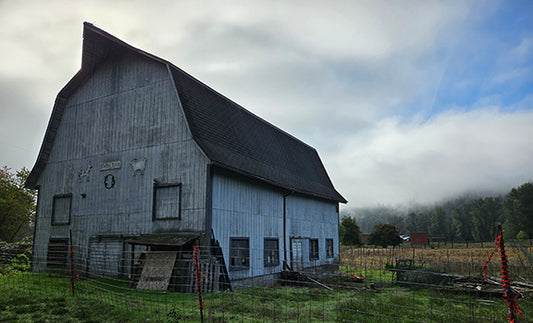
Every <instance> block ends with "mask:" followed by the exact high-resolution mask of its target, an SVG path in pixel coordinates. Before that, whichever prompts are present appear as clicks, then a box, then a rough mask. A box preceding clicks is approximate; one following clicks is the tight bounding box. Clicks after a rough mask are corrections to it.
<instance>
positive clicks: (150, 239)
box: [126, 232, 200, 247]
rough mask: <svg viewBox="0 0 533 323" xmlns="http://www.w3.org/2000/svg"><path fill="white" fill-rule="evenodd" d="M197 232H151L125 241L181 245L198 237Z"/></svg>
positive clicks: (144, 244)
mask: <svg viewBox="0 0 533 323" xmlns="http://www.w3.org/2000/svg"><path fill="white" fill-rule="evenodd" d="M199 237H200V235H199V234H198V233H189V232H178V233H151V234H143V235H140V236H138V237H134V238H131V239H129V240H126V242H128V243H131V244H136V245H143V246H172V247H176V246H177V247H181V246H183V245H185V244H187V243H188V242H191V241H193V240H195V239H198V238H199Z"/></svg>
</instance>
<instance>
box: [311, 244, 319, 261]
mask: <svg viewBox="0 0 533 323" xmlns="http://www.w3.org/2000/svg"><path fill="white" fill-rule="evenodd" d="M314 247H316V250H313V249H314ZM319 259H320V249H319V246H318V239H309V260H310V261H312V260H319Z"/></svg>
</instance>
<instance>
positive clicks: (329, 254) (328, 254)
mask: <svg viewBox="0 0 533 323" xmlns="http://www.w3.org/2000/svg"><path fill="white" fill-rule="evenodd" d="M326 258H333V239H326Z"/></svg>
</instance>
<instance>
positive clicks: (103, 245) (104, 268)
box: [89, 240, 123, 277]
mask: <svg viewBox="0 0 533 323" xmlns="http://www.w3.org/2000/svg"><path fill="white" fill-rule="evenodd" d="M122 257H123V252H122V241H117V240H103V241H93V242H92V243H91V244H90V250H89V274H90V275H91V276H93V277H116V276H118V275H120V274H121V271H122V268H121V267H122V266H121V265H122V263H123V259H122Z"/></svg>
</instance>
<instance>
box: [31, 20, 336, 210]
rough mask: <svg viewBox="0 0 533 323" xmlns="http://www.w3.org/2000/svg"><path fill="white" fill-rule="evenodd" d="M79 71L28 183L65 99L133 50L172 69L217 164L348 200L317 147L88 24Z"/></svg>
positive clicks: (194, 130) (63, 95)
mask: <svg viewBox="0 0 533 323" xmlns="http://www.w3.org/2000/svg"><path fill="white" fill-rule="evenodd" d="M83 36H84V39H83V53H82V67H81V70H80V71H79V72H78V73H77V74H76V75H75V76H74V77H73V78H72V79H71V80H70V81H69V82H68V83H67V85H65V87H64V88H63V89H62V90H61V91H60V92H59V94H58V96H57V98H56V101H55V105H54V109H53V111H52V116H51V118H50V122H49V124H48V128H47V130H46V134H45V137H44V141H43V144H42V146H41V151H40V152H39V156H38V159H37V162H36V163H35V166H34V168H33V169H32V171H31V173H30V176H29V177H28V180H27V181H26V185H27V186H28V187H35V186H36V183H37V180H38V178H39V176H40V174H41V172H42V171H43V170H44V167H45V166H46V163H47V160H48V157H49V154H50V150H51V148H52V144H53V142H54V138H55V135H56V132H57V128H58V126H59V122H60V120H61V117H62V114H63V110H64V108H65V104H66V102H67V99H68V98H69V97H70V96H71V95H72V94H73V93H74V91H76V89H77V88H78V87H79V86H81V85H82V84H83V83H84V82H85V81H86V80H87V79H88V78H89V77H90V76H91V75H92V73H93V72H94V70H95V69H96V68H97V67H98V65H99V64H100V63H101V62H103V61H104V60H105V59H106V57H107V56H108V54H109V53H111V52H113V53H116V52H120V51H129V52H134V53H137V54H140V55H143V56H145V57H148V58H149V59H152V60H155V61H158V62H160V63H163V64H165V65H166V66H167V67H168V69H169V71H170V72H171V75H172V78H173V82H174V84H175V87H176V90H177V94H178V97H179V101H180V103H181V107H182V108H183V111H184V113H185V117H186V119H187V123H188V125H189V128H190V130H191V134H192V136H193V139H194V140H195V141H196V143H197V144H198V146H199V147H200V148H201V149H202V150H203V152H204V154H205V155H206V156H207V157H208V158H209V160H210V161H211V163H212V164H213V165H215V166H217V167H222V168H224V169H228V170H231V171H233V172H237V173H240V174H242V175H245V176H247V177H251V178H254V179H257V180H260V181H263V182H267V183H269V184H272V185H275V186H278V187H281V188H283V189H286V190H288V191H291V192H296V193H302V194H306V195H311V196H315V197H320V198H324V199H327V200H332V201H337V202H342V203H346V200H345V199H344V198H343V197H342V196H341V195H340V194H339V193H338V192H337V191H336V190H335V188H334V187H333V184H332V183H331V180H330V179H329V176H328V174H327V172H326V170H325V168H324V165H323V164H322V162H321V160H320V157H319V156H318V153H317V151H316V150H315V149H314V148H313V147H311V146H309V145H307V144H305V143H304V142H302V141H300V140H298V139H296V138H295V137H293V136H291V135H290V134H288V133H286V132H284V131H282V130H280V129H279V128H277V127H275V126H273V125H272V124H270V123H268V122H266V121H265V120H263V119H261V118H259V117H257V116H256V115H254V114H252V113H251V112H249V111H248V110H246V109H244V108H243V107H241V106H239V105H238V104H237V103H235V102H233V101H231V100H229V99H228V98H226V97H224V96H223V95H221V94H220V93H218V92H216V91H215V90H213V89H211V88H210V87H208V86H207V85H205V84H203V83H202V82H200V81H199V80H197V79H195V78H194V77H192V76H191V75H189V74H187V73H186V72H184V71H183V70H181V69H180V68H178V67H176V66H174V65H173V64H172V63H170V62H168V61H165V60H163V59H161V58H159V57H156V56H154V55H152V54H149V53H146V52H144V51H142V50H139V49H137V48H134V47H132V46H130V45H128V44H126V43H125V42H123V41H121V40H120V39H118V38H116V37H114V36H112V35H110V34H109V33H107V32H105V31H103V30H102V29H99V28H97V27H95V26H94V25H92V24H90V23H87V22H86V23H84V30H83Z"/></svg>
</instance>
